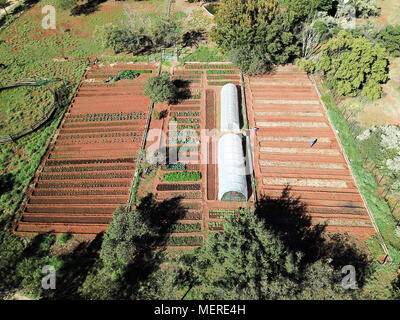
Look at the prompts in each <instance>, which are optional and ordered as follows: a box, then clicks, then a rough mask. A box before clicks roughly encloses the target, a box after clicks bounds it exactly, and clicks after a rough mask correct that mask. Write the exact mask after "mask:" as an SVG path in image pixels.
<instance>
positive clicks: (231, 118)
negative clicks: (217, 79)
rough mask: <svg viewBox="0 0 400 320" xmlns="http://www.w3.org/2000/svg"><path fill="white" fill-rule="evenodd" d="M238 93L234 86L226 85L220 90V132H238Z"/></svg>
mask: <svg viewBox="0 0 400 320" xmlns="http://www.w3.org/2000/svg"><path fill="white" fill-rule="evenodd" d="M239 130H240V126H239V102H238V92H237V88H236V86H235V85H234V84H232V83H228V84H226V85H224V86H223V87H222V89H221V131H239Z"/></svg>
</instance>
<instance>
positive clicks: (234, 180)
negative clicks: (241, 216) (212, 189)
mask: <svg viewBox="0 0 400 320" xmlns="http://www.w3.org/2000/svg"><path fill="white" fill-rule="evenodd" d="M218 181H219V190H218V199H219V200H222V197H223V196H224V194H225V193H227V192H232V191H236V192H239V193H241V194H243V195H244V196H245V198H246V199H247V197H248V194H247V182H246V170H245V159H244V154H243V148H242V139H241V138H240V136H239V135H236V134H233V133H229V134H225V135H224V136H222V137H221V138H220V140H219V142H218Z"/></svg>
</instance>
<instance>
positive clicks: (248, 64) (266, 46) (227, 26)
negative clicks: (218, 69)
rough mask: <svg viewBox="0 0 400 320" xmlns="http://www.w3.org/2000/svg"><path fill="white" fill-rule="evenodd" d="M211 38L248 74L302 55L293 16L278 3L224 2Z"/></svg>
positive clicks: (269, 1) (244, 0)
mask: <svg viewBox="0 0 400 320" xmlns="http://www.w3.org/2000/svg"><path fill="white" fill-rule="evenodd" d="M215 23H216V26H215V27H214V28H213V30H212V32H211V37H212V39H213V40H214V41H215V42H216V43H217V44H218V45H219V47H220V48H221V49H222V51H223V52H224V53H228V54H229V58H230V59H231V60H232V61H233V62H234V63H235V64H236V65H238V67H239V68H240V69H241V70H242V71H243V72H245V73H248V74H255V73H263V72H265V71H266V70H268V69H269V68H271V66H272V65H273V64H281V63H286V62H288V61H290V60H291V59H292V58H293V57H296V56H297V55H299V53H300V49H299V46H298V40H297V39H296V37H295V35H294V33H293V28H294V25H293V23H294V15H293V13H292V12H290V11H289V10H287V9H285V8H283V7H279V5H278V3H277V1H275V0H267V1H264V0H240V1H237V0H223V1H222V2H221V4H220V8H219V10H218V12H217V14H216V15H215Z"/></svg>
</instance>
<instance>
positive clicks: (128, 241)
mask: <svg viewBox="0 0 400 320" xmlns="http://www.w3.org/2000/svg"><path fill="white" fill-rule="evenodd" d="M155 235H156V233H155V230H153V229H152V228H151V227H150V226H149V222H148V221H146V218H145V217H143V216H142V215H140V214H139V213H137V212H131V211H127V210H126V208H124V207H120V208H118V209H117V210H116V211H115V212H114V214H113V219H112V222H111V223H110V225H109V227H108V229H107V232H106V234H105V236H104V240H103V243H102V247H101V254H100V257H101V259H102V261H103V264H104V267H105V269H106V271H107V272H109V273H111V274H114V275H115V276H117V277H118V276H120V275H121V274H122V273H123V272H124V270H125V268H126V267H127V266H128V265H129V264H130V263H132V262H133V259H134V256H135V255H136V254H138V253H139V252H140V251H141V250H143V249H144V246H145V245H146V243H148V240H149V239H150V238H151V237H154V236H155Z"/></svg>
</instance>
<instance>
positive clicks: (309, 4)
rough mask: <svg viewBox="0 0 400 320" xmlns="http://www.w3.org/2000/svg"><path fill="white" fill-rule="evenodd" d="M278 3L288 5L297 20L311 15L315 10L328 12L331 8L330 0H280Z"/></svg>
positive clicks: (302, 19)
mask: <svg viewBox="0 0 400 320" xmlns="http://www.w3.org/2000/svg"><path fill="white" fill-rule="evenodd" d="M280 3H281V4H282V5H284V6H288V7H289V8H290V10H291V11H293V13H294V14H295V16H296V19H297V20H299V21H304V20H306V18H307V17H313V16H314V14H315V13H316V12H328V11H329V10H331V9H332V0H281V1H280Z"/></svg>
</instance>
